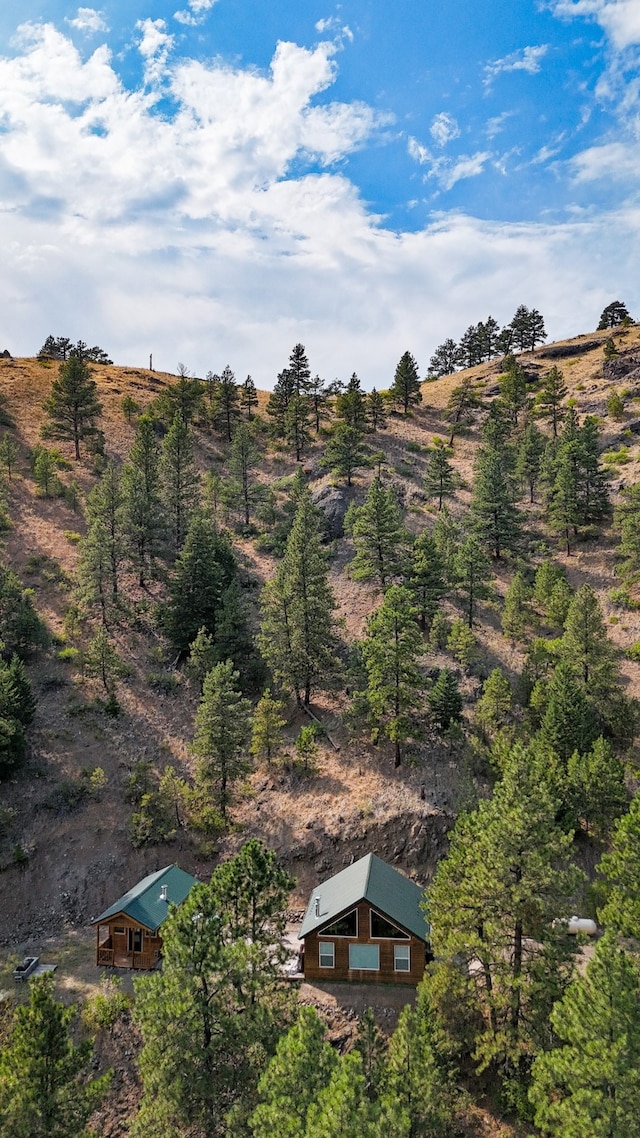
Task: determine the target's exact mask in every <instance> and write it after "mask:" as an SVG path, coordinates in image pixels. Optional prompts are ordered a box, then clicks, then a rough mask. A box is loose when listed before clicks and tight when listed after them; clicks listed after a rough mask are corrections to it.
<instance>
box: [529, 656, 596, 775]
mask: <svg viewBox="0 0 640 1138" xmlns="http://www.w3.org/2000/svg"><path fill="white" fill-rule="evenodd" d="M534 694H535V693H534ZM544 702H545V707H544V714H543V718H542V723H541V726H540V731H539V738H540V739H541V740H542V742H544V743H546V744H547V745H548V746H549V747H550V748H551V749H552V750H553V751H555V753H556V754H557V755H559V756H560V758H561V759H562V760H563V761H564V762H565V763H567V762H568V761H569V757H570V756H571V755H572V754H573V752H574V751H578V752H579V753H582V752H584V751H588V750H589V748H590V747H591V746H592V745H593V743H594V742H595V740H596V738H597V736H598V734H599V730H598V723H597V719H596V716H595V714H594V711H593V707H592V706H591V704H590V702H589V700H588V698H587V695H586V693H585V690H584V687H583V685H582V683H581V682H580V681H579V680H578V678H577V676H576V673H575V670H574V668H573V666H572V665H571V663H570V662H567V663H562V662H561V663H560V664H558V666H557V668H556V669H555V670H554V673H553V676H552V677H551V679H550V681H549V682H548V684H547V685H546V689H545V701H544Z"/></svg>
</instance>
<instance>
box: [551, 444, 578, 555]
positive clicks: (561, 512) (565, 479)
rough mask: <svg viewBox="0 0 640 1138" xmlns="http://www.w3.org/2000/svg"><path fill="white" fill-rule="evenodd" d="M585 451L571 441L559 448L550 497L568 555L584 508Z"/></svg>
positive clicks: (553, 518) (553, 520) (555, 524)
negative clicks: (581, 470)
mask: <svg viewBox="0 0 640 1138" xmlns="http://www.w3.org/2000/svg"><path fill="white" fill-rule="evenodd" d="M581 461H582V448H581V446H580V443H579V442H578V440H577V439H569V440H567V441H566V442H563V443H562V444H561V445H560V447H559V448H558V451H557V454H556V457H555V464H554V467H555V474H554V481H553V487H552V490H551V494H550V498H549V520H550V522H551V526H552V528H553V529H555V530H556V531H557V532H558V533H560V534H562V535H563V538H564V543H565V548H566V551H567V555H570V554H571V548H572V544H573V539H574V538H575V537H576V536H577V534H578V527H579V525H580V523H581V521H582V510H581V507H580V467H581Z"/></svg>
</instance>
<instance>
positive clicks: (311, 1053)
mask: <svg viewBox="0 0 640 1138" xmlns="http://www.w3.org/2000/svg"><path fill="white" fill-rule="evenodd" d="M337 1064H338V1058H337V1056H336V1053H335V1051H334V1050H333V1048H332V1047H331V1045H330V1044H329V1043H328V1042H327V1041H326V1039H325V1028H324V1024H323V1023H322V1021H321V1019H320V1018H319V1016H318V1013H317V1012H316V1010H315V1008H306V1007H302V1008H300V1010H299V1012H298V1018H297V1020H296V1022H295V1023H294V1025H293V1027H290V1028H289V1030H288V1032H287V1033H286V1035H284V1036H283V1037H282V1039H280V1040H279V1042H278V1046H277V1048H276V1053H275V1055H274V1056H273V1058H272V1059H271V1061H270V1063H269V1065H268V1067H267V1068H266V1070H265V1071H264V1073H263V1074H262V1076H261V1078H260V1082H259V1083H258V1093H259V1095H260V1100H261V1101H260V1103H259V1104H258V1106H257V1107H256V1109H255V1110H254V1112H253V1114H252V1115H251V1118H250V1119H249V1126H250V1128H251V1133H252V1135H253V1136H254V1138H304V1134H305V1130H306V1121H307V1112H308V1110H309V1107H310V1106H311V1104H312V1102H314V1100H315V1099H316V1098H317V1096H318V1094H319V1093H320V1091H321V1090H322V1089H323V1088H324V1087H326V1086H327V1084H328V1082H329V1080H330V1078H331V1076H332V1074H333V1072H334V1070H335V1068H336V1066H337Z"/></svg>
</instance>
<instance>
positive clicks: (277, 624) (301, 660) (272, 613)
mask: <svg viewBox="0 0 640 1138" xmlns="http://www.w3.org/2000/svg"><path fill="white" fill-rule="evenodd" d="M335 607H336V602H335V598H334V596H333V593H332V591H331V587H330V585H329V581H328V567H327V557H326V552H325V550H324V549H323V548H322V543H321V538H320V516H319V511H318V509H317V508H316V506H314V504H313V502H312V500H311V494H310V492H309V490H308V489H304V490H303V491H302V492H301V493H300V495H299V500H298V506H297V510H296V515H295V520H294V523H293V527H292V529H291V532H290V534H289V537H288V538H287V546H286V550H285V554H284V557H283V559H282V562H281V564H280V565H279V567H278V570H277V572H276V575H275V578H274V579H273V580H272V581H269V582H268V583H267V585H266V586H265V588H264V590H263V593H262V598H261V608H262V624H261V628H260V634H259V637H258V643H259V646H260V650H261V651H262V654H263V656H264V658H265V660H266V662H267V664H268V665H269V667H270V668H271V671H272V674H273V677H274V679H275V681H276V683H278V684H279V685H281V686H282V687H283V688H285V689H286V690H289V691H292V692H295V695H296V698H297V700H298V701H299V702H300V701H301V702H303V703H304V704H305V706H308V704H309V702H310V699H311V693H312V691H313V690H314V689H316V688H318V687H319V688H321V689H322V688H326V687H329V686H331V684H332V682H333V678H334V677H335V674H336V671H337V670H338V660H337V657H336V655H335V645H336V631H335V623H334V618H333V612H334V609H335Z"/></svg>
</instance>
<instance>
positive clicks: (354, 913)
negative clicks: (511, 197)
mask: <svg viewBox="0 0 640 1138" xmlns="http://www.w3.org/2000/svg"><path fill="white" fill-rule="evenodd" d="M423 901H424V891H423V890H422V889H421V888H420V886H419V885H416V884H415V882H413V881H410V880H409V878H407V877H405V876H404V874H403V873H400V871H399V870H397V869H394V868H393V866H391V865H388V864H387V863H386V862H384V861H381V859H380V858H379V857H376V856H375V854H367V856H366V857H363V858H361V859H360V861H356V862H354V864H353V865H350V866H348V867H347V869H343V870H342V872H341V873H337V874H336V875H335V877H331V878H329V880H328V881H323V882H322V883H321V884H320V885H318V886H317V888H316V889H314V891H313V893H312V894H311V897H310V898H309V904H308V905H307V911H306V913H305V915H304V919H303V921H302V926H301V928H300V933H299V939H300V940H302V941H303V942H304V975H305V978H306V979H307V980H352V981H360V982H365V983H369V984H379V983H386V984H412V985H415V984H418V983H419V981H420V980H421V979H422V976H423V973H424V968H425V964H426V962H427V960H429V959H431V954H430V950H429V925H428V923H427V920H426V918H425V915H424V911H423V909H422V902H423Z"/></svg>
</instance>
